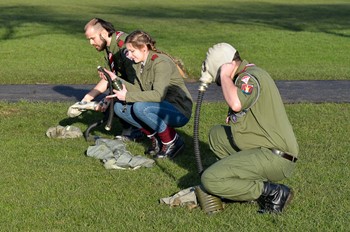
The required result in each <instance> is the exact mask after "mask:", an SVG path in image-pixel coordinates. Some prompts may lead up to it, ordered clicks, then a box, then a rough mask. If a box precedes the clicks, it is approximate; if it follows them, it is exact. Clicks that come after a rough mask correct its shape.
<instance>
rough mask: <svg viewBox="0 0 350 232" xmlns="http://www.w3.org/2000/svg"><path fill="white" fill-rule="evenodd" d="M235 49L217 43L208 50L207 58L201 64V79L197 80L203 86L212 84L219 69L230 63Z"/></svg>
mask: <svg viewBox="0 0 350 232" xmlns="http://www.w3.org/2000/svg"><path fill="white" fill-rule="evenodd" d="M235 53H236V49H235V48H234V47H232V46H231V45H230V44H227V43H218V44H215V45H214V46H213V47H211V48H209V50H208V52H207V57H206V59H205V60H204V61H203V63H202V70H201V77H200V79H199V81H200V82H202V83H203V84H206V85H208V84H210V83H212V82H214V81H215V80H216V78H217V76H218V75H220V73H218V72H219V70H220V67H221V66H222V65H223V64H225V63H229V62H231V61H232V59H233V57H234V55H235Z"/></svg>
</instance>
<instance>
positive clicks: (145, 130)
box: [140, 128, 155, 137]
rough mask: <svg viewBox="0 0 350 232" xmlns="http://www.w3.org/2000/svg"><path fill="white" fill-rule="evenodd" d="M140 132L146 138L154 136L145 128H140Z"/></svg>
mask: <svg viewBox="0 0 350 232" xmlns="http://www.w3.org/2000/svg"><path fill="white" fill-rule="evenodd" d="M140 130H141V132H142V133H144V134H145V135H147V137H148V136H150V135H154V134H155V132H153V133H152V132H151V131H149V130H147V129H145V128H141V129H140Z"/></svg>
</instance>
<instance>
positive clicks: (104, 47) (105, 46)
mask: <svg viewBox="0 0 350 232" xmlns="http://www.w3.org/2000/svg"><path fill="white" fill-rule="evenodd" d="M100 39H101V41H102V43H101V44H100V45H98V46H96V50H97V51H99V52H101V51H103V50H105V49H106V48H107V41H106V40H105V39H104V38H103V37H102V35H100Z"/></svg>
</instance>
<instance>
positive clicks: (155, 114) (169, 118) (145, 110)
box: [114, 101, 190, 133]
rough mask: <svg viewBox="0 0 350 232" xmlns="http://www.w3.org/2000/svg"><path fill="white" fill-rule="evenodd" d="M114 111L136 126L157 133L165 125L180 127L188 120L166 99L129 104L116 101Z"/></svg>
mask: <svg viewBox="0 0 350 232" xmlns="http://www.w3.org/2000/svg"><path fill="white" fill-rule="evenodd" d="M114 112H115V113H116V114H117V116H118V117H119V118H121V119H123V120H125V121H126V122H128V123H130V124H131V125H133V126H135V127H137V128H145V129H147V130H149V129H151V130H153V131H155V132H157V133H161V132H163V131H165V129H166V128H167V126H170V127H182V126H184V125H186V123H187V122H188V121H189V120H190V119H189V118H187V117H186V116H185V115H184V114H183V113H181V112H180V111H179V110H178V109H177V108H176V107H174V106H173V105H172V104H171V103H169V102H168V101H162V102H135V103H129V104H124V103H121V102H116V103H115V104H114ZM150 132H151V131H150Z"/></svg>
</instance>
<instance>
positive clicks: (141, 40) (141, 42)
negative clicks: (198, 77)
mask: <svg viewBox="0 0 350 232" xmlns="http://www.w3.org/2000/svg"><path fill="white" fill-rule="evenodd" d="M125 43H130V44H131V45H132V46H133V47H135V48H138V49H141V48H142V47H143V46H145V45H146V46H147V48H148V50H151V51H154V52H157V53H160V54H165V55H167V56H168V57H170V58H171V59H172V60H173V61H174V63H175V64H176V66H177V67H178V69H179V72H180V74H181V76H182V77H186V72H185V69H184V65H183V63H182V61H181V60H178V59H175V58H174V57H172V56H170V55H169V54H167V53H165V52H163V51H160V50H158V49H157V48H156V46H155V44H156V41H155V40H154V39H153V38H152V37H151V36H150V35H149V34H148V33H147V32H144V31H141V30H136V31H133V32H131V33H130V34H129V35H128V36H127V37H126V39H125Z"/></svg>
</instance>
